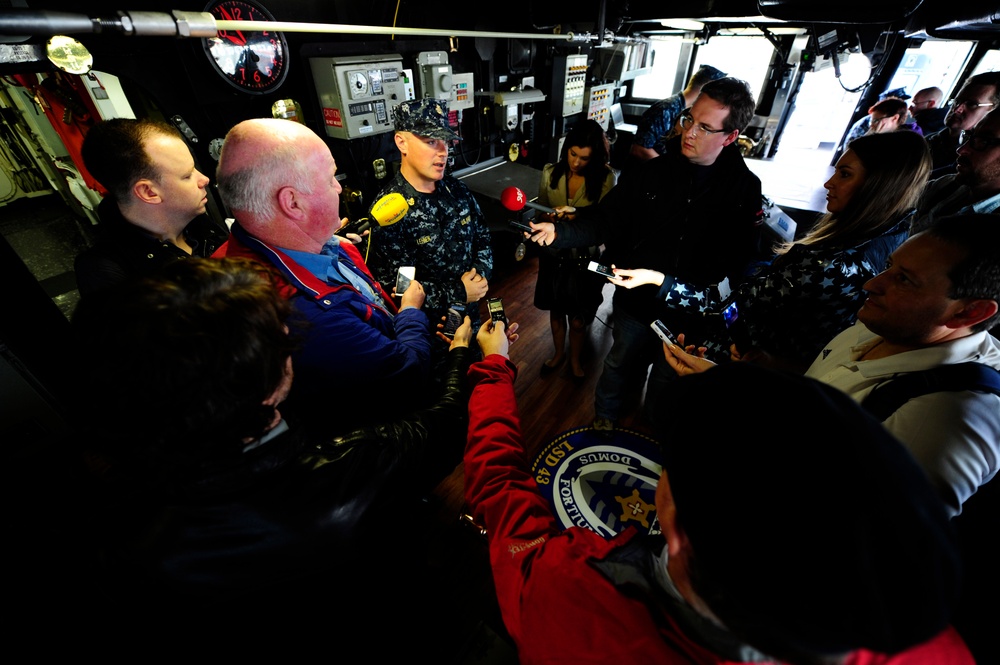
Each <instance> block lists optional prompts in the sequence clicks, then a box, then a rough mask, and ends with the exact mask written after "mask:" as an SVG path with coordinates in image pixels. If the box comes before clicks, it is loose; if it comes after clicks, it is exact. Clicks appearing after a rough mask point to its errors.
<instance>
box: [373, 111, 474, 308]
mask: <svg viewBox="0 0 1000 665" xmlns="http://www.w3.org/2000/svg"><path fill="white" fill-rule="evenodd" d="M392 116H393V124H394V125H395V128H396V131H397V132H410V133H412V134H414V135H416V136H420V137H429V138H434V139H441V140H444V141H453V140H461V138H460V137H459V136H458V134H456V133H455V132H454V131H452V129H451V127H450V126H449V124H448V102H447V101H445V100H443V99H431V98H424V99H415V100H410V101H405V102H402V103H400V104H399V105H398V106H396V107H395V108H393V110H392ZM393 192H398V193H399V194H402V196H403V198H404V199H406V203H407V205H408V206H409V211H408V212H407V213H406V216H405V217H403V219H402V220H400V221H399V222H397V223H395V224H392V225H390V226H386V227H383V228H380V229H378V231H377V232H376V233H375V235H374V239H373V240H372V244H373V246H374V260H373V261H372V269H373V272H374V274H375V277H376V278H377V279H378V281H379V282H381V283H382V284H383V285H392V284H394V283H395V280H396V270H397V269H398V268H399V267H400V266H414V267H415V268H416V269H417V270H416V276H415V279H416V280H417V281H418V282H420V284H421V285H422V286H423V287H424V293H425V295H426V299H425V301H424V311H425V312H426V313H427V317H428V318H429V319H430V321H431V325H432V326H433V325H436V323H437V322H438V321H440V320H441V317H442V316H443V315H444V314H445V312H447V311H448V307H449V306H450V305H451V304H452V303H461V304H462V306H463V308H465V309H467V312H468V314H469V317H470V318H471V319H472V321H473V324H475V323H476V322H478V321H479V307H478V306H477V305H476V303H469V306H468V307H465V301H466V299H467V297H468V296H467V294H466V291H465V285H464V284H463V283H462V275H463V274H465V273H466V272H468V271H469V270H471V269H472V268H475V269H476V273H477V274H479V275H482V276H483V277H484V278H486V279H487V280H488V279H489V278H490V277H491V276H492V274H493V250H492V249H491V248H490V231H489V228H488V227H487V226H486V220H485V218H484V217H483V213H482V211H480V209H479V204H478V203H476V199H475V198H474V197H473V196H472V192H470V191H469V188H468V187H466V186H465V185H464V184H463V183H461V182H459V181H458V180H457V179H455V178H454V177H452V176H449V175H446V176H444V178H442V179H441V180H439V181H437V182H436V183H435V186H434V191H433V192H431V193H430V194H425V193H423V192H418V191H417V190H416V189H414V188H413V186H412V185H410V183H409V182H407V181H406V178H404V177H403V174H402V173H401V172H400V173H397V174H396V177H395V179H394V180H393V181H392V183H390V184H389V185H388V186H387V187H385V188H384V189H383V190H382V192H380V193H379V195H378V197H376V199H375V200H376V201H378V200H379V199H381V198H382V197H383V196H385V195H386V194H391V193H393Z"/></svg>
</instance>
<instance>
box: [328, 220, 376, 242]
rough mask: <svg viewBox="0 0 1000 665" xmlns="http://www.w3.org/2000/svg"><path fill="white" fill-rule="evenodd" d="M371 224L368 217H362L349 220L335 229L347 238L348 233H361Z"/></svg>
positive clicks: (342, 236) (337, 233) (335, 232)
mask: <svg viewBox="0 0 1000 665" xmlns="http://www.w3.org/2000/svg"><path fill="white" fill-rule="evenodd" d="M370 226H371V220H370V219H368V218H367V217H362V218H361V219H355V220H352V221H349V222H347V223H346V224H344V225H343V226H342V227H340V228H339V229H337V230H336V231H334V232H333V233H334V234H335V235H338V236H340V237H341V238H346V237H347V234H348V233H355V234H357V235H361V234H362V233H364V232H365V231H366V230H368V228H369V227H370Z"/></svg>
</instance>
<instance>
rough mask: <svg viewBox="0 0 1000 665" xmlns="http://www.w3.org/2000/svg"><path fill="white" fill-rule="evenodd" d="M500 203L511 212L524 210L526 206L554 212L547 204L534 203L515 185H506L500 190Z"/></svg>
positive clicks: (540, 210)
mask: <svg viewBox="0 0 1000 665" xmlns="http://www.w3.org/2000/svg"><path fill="white" fill-rule="evenodd" d="M500 204H501V205H503V207H504V208H507V210H510V211H511V212H520V211H522V210H524V208H525V207H526V206H527V207H528V208H532V209H534V210H537V211H539V212H547V213H553V214H554V213H555V212H556V211H555V209H554V208H550V207H548V206H543V205H541V204H540V203H534V202H532V201H529V200H528V197H527V196H525V194H524V192H523V191H521V190H520V189H518V188H517V187H508V188H506V189H505V190H503V191H502V192H500Z"/></svg>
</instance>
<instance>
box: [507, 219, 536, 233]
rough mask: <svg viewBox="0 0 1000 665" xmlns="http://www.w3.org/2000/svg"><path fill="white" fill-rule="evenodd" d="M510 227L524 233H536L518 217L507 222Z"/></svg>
mask: <svg viewBox="0 0 1000 665" xmlns="http://www.w3.org/2000/svg"><path fill="white" fill-rule="evenodd" d="M507 224H509V225H510V227H511V228H512V229H517V230H518V231H524V232H525V233H538V232H537V231H535V229H533V228H531V226H529V225H528V223H527V222H522V221H521V220H519V219H512V220H510V221H508V222H507Z"/></svg>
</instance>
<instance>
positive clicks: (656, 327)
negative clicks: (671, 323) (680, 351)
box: [649, 319, 680, 346]
mask: <svg viewBox="0 0 1000 665" xmlns="http://www.w3.org/2000/svg"><path fill="white" fill-rule="evenodd" d="M649 327H650V328H652V329H653V332H655V333H656V336H657V337H659V338H660V339H662V340H663V341H664V342H667V343H668V344H673V345H674V346H680V344H678V343H677V340H676V339H675V338H674V334H673V333H672V332H670V328H668V327H667V325H666V324H665V323H664V322H663V321H660V320H659V319H657V320H655V321H653V322H652V323H650V324H649Z"/></svg>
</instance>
